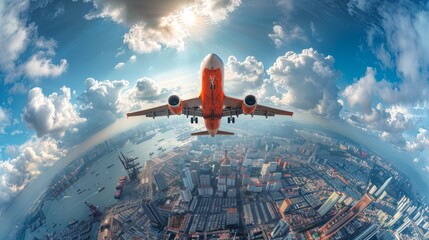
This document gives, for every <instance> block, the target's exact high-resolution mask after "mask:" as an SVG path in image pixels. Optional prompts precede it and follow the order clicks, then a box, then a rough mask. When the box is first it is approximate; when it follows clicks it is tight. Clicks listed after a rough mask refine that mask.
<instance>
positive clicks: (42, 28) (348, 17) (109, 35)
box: [0, 0, 429, 205]
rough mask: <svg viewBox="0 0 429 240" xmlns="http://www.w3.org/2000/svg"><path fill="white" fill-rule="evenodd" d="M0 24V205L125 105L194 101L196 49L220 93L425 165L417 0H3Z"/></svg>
mask: <svg viewBox="0 0 429 240" xmlns="http://www.w3.org/2000/svg"><path fill="white" fill-rule="evenodd" d="M0 22H1V24H0V49H1V50H2V53H1V55H0V84H1V86H2V87H1V89H0V160H1V162H0V176H1V181H0V190H1V191H0V192H1V193H0V205H4V204H8V203H10V202H11V201H13V199H14V198H15V197H16V196H17V194H18V193H19V192H20V191H22V189H24V188H25V186H26V185H27V184H28V182H30V181H31V180H33V179H35V178H37V176H38V175H39V174H41V173H42V172H43V171H44V170H45V169H46V168H48V167H50V166H52V164H53V163H55V162H56V161H58V160H59V159H60V158H61V157H63V156H65V155H67V152H69V151H70V149H71V148H72V147H73V146H75V145H76V144H77V143H80V142H82V141H83V140H85V139H87V138H88V137H89V136H91V135H92V134H94V133H96V132H98V131H100V130H102V129H103V128H105V127H107V126H108V125H109V124H111V123H113V122H115V121H116V120H117V119H119V118H121V117H123V116H124V113H126V112H127V111H131V110H136V109H140V108H143V107H148V106H152V105H156V104H160V103H164V102H165V101H166V99H167V97H168V96H169V95H170V94H173V93H177V94H179V95H180V96H181V97H182V98H186V97H192V96H195V95H197V94H198V91H199V88H200V82H199V79H198V71H199V65H200V63H201V60H202V59H203V57H204V56H205V55H206V54H208V53H210V52H215V53H217V54H218V55H219V56H220V57H221V58H222V59H223V60H224V63H225V81H226V86H225V91H226V93H227V94H229V95H231V96H234V97H239V98H241V97H244V96H245V95H246V94H255V95H256V96H257V97H258V99H259V100H260V102H262V103H264V104H268V105H273V106H279V107H283V108H286V109H292V110H294V111H295V112H296V116H297V118H296V119H297V120H299V119H300V115H301V119H302V118H306V119H305V120H306V121H309V122H313V123H318V122H322V121H323V122H324V125H326V124H325V123H326V121H328V122H329V123H330V125H329V124H328V125H329V126H327V128H335V125H336V124H342V125H346V126H348V127H350V129H354V130H355V129H358V130H359V131H361V132H364V134H368V135H371V136H375V137H376V138H378V139H379V140H380V142H381V143H382V144H385V145H386V146H387V145H392V146H393V147H395V148H397V149H399V150H400V151H403V152H404V153H406V154H407V155H408V156H409V159H404V160H403V161H407V162H408V163H409V164H410V165H411V166H413V167H414V168H415V169H417V170H418V171H420V173H421V174H427V172H428V171H429V159H428V158H427V157H426V156H427V149H428V148H429V132H428V130H427V129H428V106H429V105H428V101H427V99H428V96H427V95H428V92H429V85H428V70H429V68H428V67H429V30H428V28H427V26H428V25H429V5H428V4H427V2H425V1H421V2H409V1H399V2H397V3H391V2H389V1H387V2H385V1H382V0H350V1H341V2H340V1H294V0H269V1H266V0H264V1H262V0H250V1H241V0H179V1H167V0H165V1H164V0H149V1H144V2H143V3H139V1H136V0H124V1H116V0H105V1H101V0H92V1H91V0H88V1H51V0H44V1H29V0H23V1H20V2H18V3H17V2H16V1H12V0H5V1H1V2H0ZM304 116H305V117H304ZM344 134H345V135H347V133H344Z"/></svg>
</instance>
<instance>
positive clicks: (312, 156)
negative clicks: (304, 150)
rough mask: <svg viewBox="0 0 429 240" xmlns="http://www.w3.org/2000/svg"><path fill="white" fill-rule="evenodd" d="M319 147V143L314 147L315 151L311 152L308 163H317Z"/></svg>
mask: <svg viewBox="0 0 429 240" xmlns="http://www.w3.org/2000/svg"><path fill="white" fill-rule="evenodd" d="M317 148H318V147H317V145H316V147H315V148H314V151H313V153H312V154H311V156H310V158H309V159H308V163H309V164H311V163H316V157H317Z"/></svg>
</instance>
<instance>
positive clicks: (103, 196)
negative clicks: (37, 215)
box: [25, 130, 191, 239]
mask: <svg viewBox="0 0 429 240" xmlns="http://www.w3.org/2000/svg"><path fill="white" fill-rule="evenodd" d="M167 136H168V137H167ZM176 137H177V135H176V134H175V133H174V131H173V130H170V131H167V132H164V133H158V134H156V135H155V136H154V137H153V138H151V139H149V140H147V141H144V142H141V143H139V144H136V145H134V144H133V143H132V142H130V141H128V142H127V143H126V145H125V146H124V147H123V148H120V149H116V150H115V151H113V152H112V153H111V154H109V155H106V156H103V157H101V158H100V159H98V160H97V161H96V162H95V163H94V164H93V165H92V166H91V167H90V169H88V171H87V172H86V174H85V175H83V176H82V177H81V178H80V179H78V180H77V181H76V182H75V183H74V184H73V185H72V186H70V187H69V188H68V189H66V190H65V191H64V192H63V193H62V194H61V196H60V197H58V198H56V199H54V200H53V201H51V200H48V201H46V202H45V203H44V205H43V208H42V210H43V213H44V214H45V216H46V223H45V224H44V225H43V226H41V227H39V228H38V229H37V230H35V231H34V232H31V231H30V229H27V231H26V238H25V239H33V238H34V237H37V238H43V237H44V236H45V235H46V233H53V232H60V231H62V230H64V229H65V228H66V227H67V225H68V223H69V222H70V221H73V220H74V219H77V220H90V219H91V216H90V211H89V209H88V207H87V206H86V205H85V201H88V202H91V203H93V204H95V205H97V206H98V207H99V209H100V210H102V211H103V210H104V209H105V207H108V206H110V205H112V204H114V203H116V202H117V201H118V200H115V199H114V198H113V194H114V192H115V187H116V184H117V181H118V179H119V177H120V176H123V175H126V171H125V169H124V168H123V166H122V164H121V163H120V161H119V159H118V155H119V154H120V152H122V153H123V154H124V155H126V156H128V157H138V160H137V161H138V162H139V163H140V164H141V165H143V164H144V163H145V162H146V161H147V160H149V159H151V158H152V157H156V156H158V155H162V151H160V150H158V149H159V148H162V149H165V152H168V151H171V150H173V149H174V148H175V147H180V146H182V145H184V144H185V143H187V142H189V141H190V140H191V139H190V138H188V139H187V140H186V141H177V140H176V139H177V138H176ZM162 139H165V140H162ZM151 152H153V153H154V155H153V156H152V157H151V156H150V155H149V153H151ZM112 164H114V165H113V166H111V167H110V168H107V167H108V166H110V165H112ZM102 186H104V187H105V189H104V190H102V191H100V192H98V191H97V190H98V188H99V187H102ZM79 189H80V191H79V192H80V194H79V193H78V190H79ZM54 224H56V226H55V227H53V226H54ZM94 228H97V226H96V225H95V224H94V225H93V231H92V232H94Z"/></svg>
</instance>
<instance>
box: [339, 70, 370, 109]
mask: <svg viewBox="0 0 429 240" xmlns="http://www.w3.org/2000/svg"><path fill="white" fill-rule="evenodd" d="M376 84H377V82H376V80H375V70H374V69H373V68H370V67H368V68H367V69H366V73H365V76H363V77H362V78H360V79H359V80H358V81H357V82H355V83H353V84H351V85H349V86H347V87H346V88H345V89H344V91H343V96H344V97H345V98H346V100H347V103H348V104H349V106H350V107H352V108H355V107H356V106H357V105H358V106H359V107H360V109H361V110H362V112H364V113H367V114H368V113H371V111H372V105H371V104H372V99H373V95H374V93H375V92H376V90H377V89H376Z"/></svg>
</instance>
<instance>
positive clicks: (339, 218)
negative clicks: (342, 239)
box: [319, 194, 372, 240]
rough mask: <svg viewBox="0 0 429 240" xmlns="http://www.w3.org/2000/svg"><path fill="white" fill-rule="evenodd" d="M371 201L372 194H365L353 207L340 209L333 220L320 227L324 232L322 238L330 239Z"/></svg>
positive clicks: (323, 239)
mask: <svg viewBox="0 0 429 240" xmlns="http://www.w3.org/2000/svg"><path fill="white" fill-rule="evenodd" d="M371 202H372V197H371V195H369V194H365V195H363V197H362V198H361V199H360V200H359V201H358V202H357V203H356V204H355V205H354V206H353V207H351V208H350V207H345V208H343V209H342V210H341V211H339V212H338V213H337V214H336V215H335V216H334V217H333V218H332V219H331V220H329V221H328V222H327V223H326V224H325V225H323V226H322V227H321V228H320V229H319V230H320V232H321V233H322V240H325V239H329V238H330V237H331V236H332V235H334V234H335V233H336V232H338V231H339V230H340V229H342V228H343V227H345V226H346V225H347V224H348V223H349V222H351V221H352V220H353V219H355V218H356V217H357V216H358V215H359V214H360V213H361V212H362V211H363V210H364V209H365V208H366V207H367V206H368V205H369V204H370V203H371Z"/></svg>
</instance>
